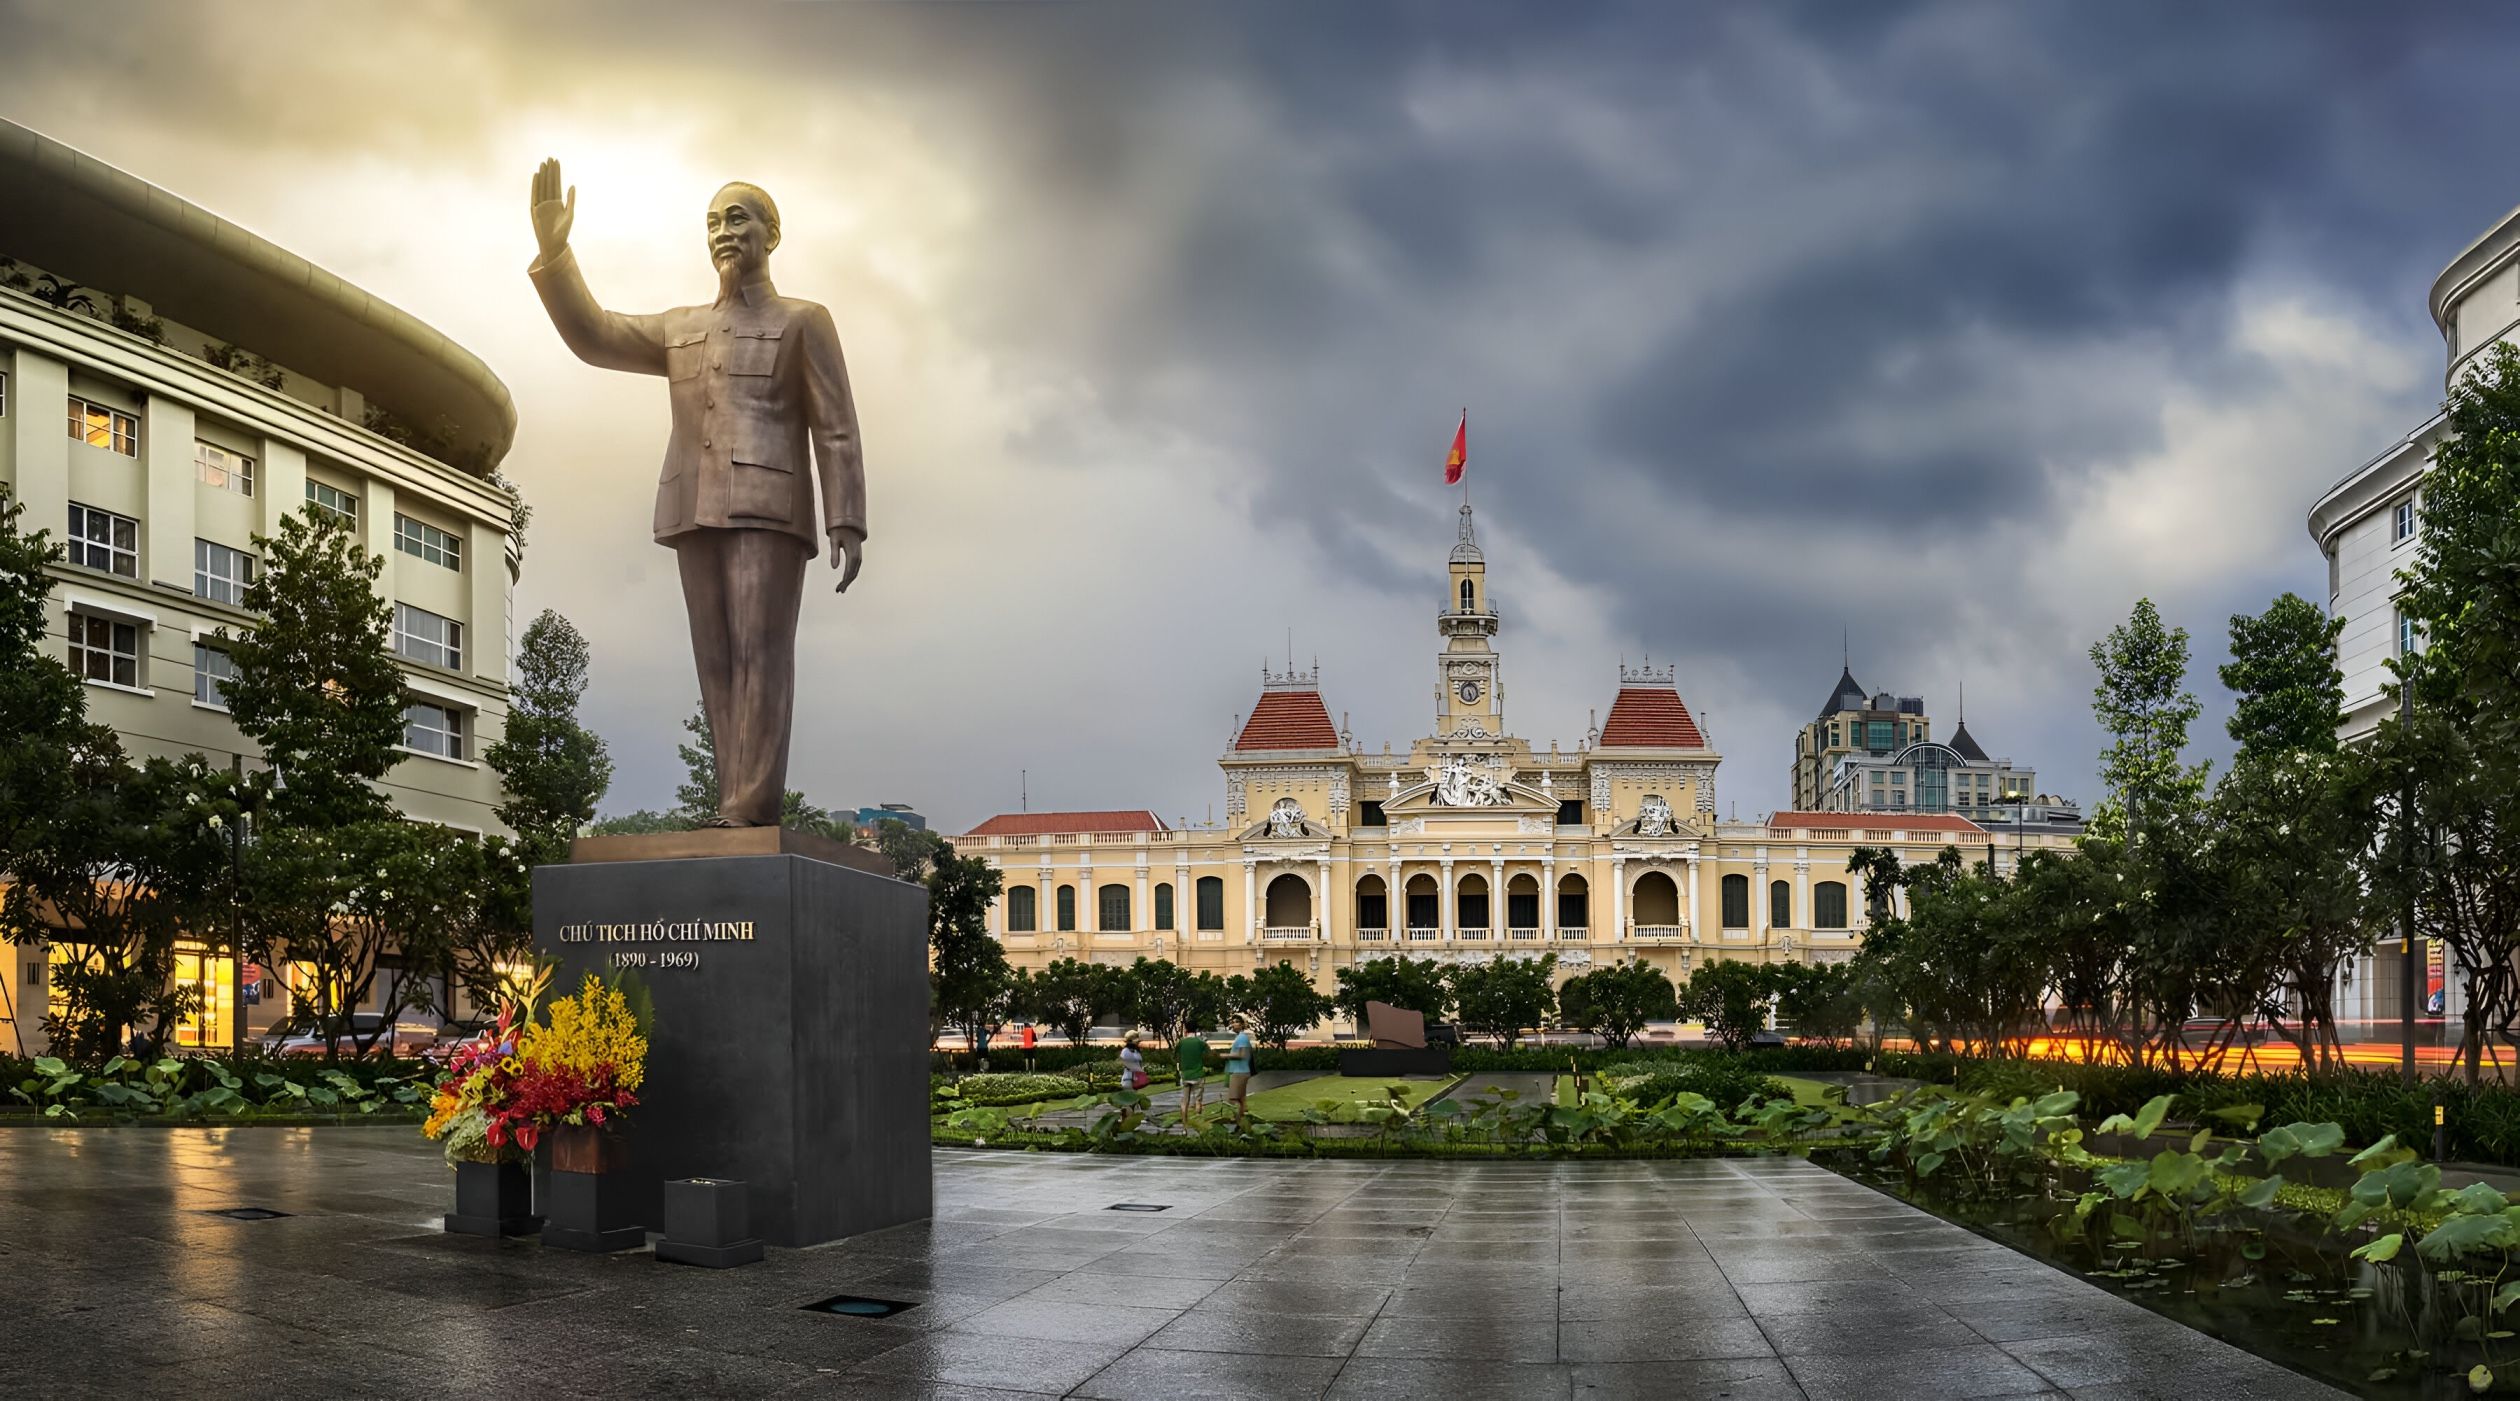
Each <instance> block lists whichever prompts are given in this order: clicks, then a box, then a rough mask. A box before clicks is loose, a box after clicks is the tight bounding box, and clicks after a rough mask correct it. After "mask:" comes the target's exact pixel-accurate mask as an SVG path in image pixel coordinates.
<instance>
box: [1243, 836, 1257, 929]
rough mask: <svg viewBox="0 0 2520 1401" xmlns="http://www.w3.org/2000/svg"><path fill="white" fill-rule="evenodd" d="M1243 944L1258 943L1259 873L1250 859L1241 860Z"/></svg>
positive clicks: (1255, 864)
mask: <svg viewBox="0 0 2520 1401" xmlns="http://www.w3.org/2000/svg"><path fill="white" fill-rule="evenodd" d="M1243 920H1244V923H1243V942H1244V943H1246V944H1256V943H1258V942H1260V872H1259V868H1258V864H1257V862H1255V861H1254V859H1253V858H1251V857H1248V856H1246V857H1244V858H1243Z"/></svg>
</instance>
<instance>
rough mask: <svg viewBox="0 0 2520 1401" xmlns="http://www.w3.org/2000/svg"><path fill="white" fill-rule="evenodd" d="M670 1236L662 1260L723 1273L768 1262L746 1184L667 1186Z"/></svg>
mask: <svg viewBox="0 0 2520 1401" xmlns="http://www.w3.org/2000/svg"><path fill="white" fill-rule="evenodd" d="M664 1195H665V1235H664V1239H662V1240H659V1241H658V1242H657V1243H656V1258H657V1259H659V1260H673V1261H676V1262H678V1263H681V1264H685V1265H701V1266H705V1267H707V1268H709V1269H716V1270H723V1269H727V1268H730V1267H732V1266H736V1265H749V1264H751V1263H753V1262H754V1261H756V1260H759V1259H760V1258H761V1257H762V1248H761V1242H760V1241H759V1240H758V1239H756V1238H755V1237H754V1236H753V1233H752V1208H751V1204H750V1202H749V1200H748V1199H747V1197H746V1188H745V1186H744V1184H743V1183H741V1182H729V1181H727V1180H726V1179H724V1178H720V1177H689V1178H684V1179H682V1180H680V1181H676V1182H668V1183H666V1184H665V1192H664Z"/></svg>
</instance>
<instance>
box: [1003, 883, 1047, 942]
mask: <svg viewBox="0 0 2520 1401" xmlns="http://www.w3.org/2000/svg"><path fill="white" fill-rule="evenodd" d="M1040 903H1041V893H1040V892H1039V891H1036V890H1034V889H1033V888H1032V887H1031V886H1029V885H1019V886H1015V887H1013V888H1012V889H1010V890H1008V891H1007V892H1006V932H1007V933H1009V934H1030V933H1032V932H1033V931H1034V930H1036V929H1039V928H1040V927H1041V910H1040V908H1039V906H1040Z"/></svg>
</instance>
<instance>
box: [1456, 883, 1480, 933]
mask: <svg viewBox="0 0 2520 1401" xmlns="http://www.w3.org/2000/svg"><path fill="white" fill-rule="evenodd" d="M1453 898H1454V899H1455V900H1456V901H1458V902H1459V903H1457V904H1455V905H1454V906H1453V917H1454V919H1456V920H1458V921H1459V922H1460V927H1461V928H1463V929H1485V928H1487V927H1488V883H1487V877H1485V876H1483V875H1480V874H1479V873H1478V872H1476V871H1473V872H1471V873H1470V874H1468V875H1466V876H1463V877H1462V878H1461V890H1460V893H1459V894H1458V895H1456V896H1454V897H1453Z"/></svg>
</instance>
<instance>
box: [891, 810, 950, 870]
mask: <svg viewBox="0 0 2520 1401" xmlns="http://www.w3.org/2000/svg"><path fill="white" fill-rule="evenodd" d="M875 849H876V850H877V851H878V852H881V853H882V854H883V857H884V859H885V860H887V861H890V862H891V863H893V870H894V871H896V872H898V873H899V874H900V876H901V878H902V879H903V880H925V879H926V878H927V872H928V870H929V868H930V867H932V866H934V865H935V864H936V857H937V853H938V852H940V851H951V850H953V848H952V846H950V845H948V844H947V842H946V840H945V839H944V838H943V837H940V836H938V835H937V834H936V833H934V832H931V831H928V830H926V829H925V828H921V827H913V826H911V825H910V824H909V823H907V822H904V821H902V820H901V819H900V818H897V817H887V818H884V819H882V820H881V821H878V822H877V823H876V824H875Z"/></svg>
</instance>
